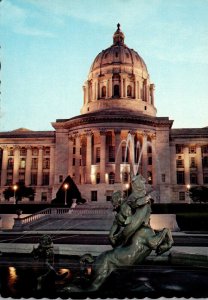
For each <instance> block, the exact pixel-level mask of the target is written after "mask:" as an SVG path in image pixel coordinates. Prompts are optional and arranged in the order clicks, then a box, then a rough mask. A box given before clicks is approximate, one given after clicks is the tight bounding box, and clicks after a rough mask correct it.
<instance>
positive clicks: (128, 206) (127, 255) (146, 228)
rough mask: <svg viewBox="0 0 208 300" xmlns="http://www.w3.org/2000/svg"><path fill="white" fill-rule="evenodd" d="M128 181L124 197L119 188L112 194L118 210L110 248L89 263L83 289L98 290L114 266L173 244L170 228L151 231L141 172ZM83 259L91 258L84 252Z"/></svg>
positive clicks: (162, 249) (149, 208) (166, 248)
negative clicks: (87, 283)
mask: <svg viewBox="0 0 208 300" xmlns="http://www.w3.org/2000/svg"><path fill="white" fill-rule="evenodd" d="M131 184H132V193H131V194H130V195H129V197H127V198H126V199H123V198H122V193H121V192H120V191H117V192H115V193H114V194H113V196H112V204H113V207H114V210H116V212H117V213H116V215H115V220H114V222H113V225H112V227H111V230H110V234H109V239H110V242H111V244H112V246H113V249H111V250H109V251H105V252H103V253H101V254H100V255H99V256H98V257H97V258H96V259H95V261H94V262H92V265H91V268H92V281H91V284H90V286H89V287H88V288H87V289H85V291H96V290H98V289H99V288H100V286H101V285H102V284H103V283H104V282H105V280H106V279H107V278H108V276H109V275H110V274H111V273H112V272H113V271H114V270H116V269H117V268H119V267H125V266H131V265H134V264H136V263H140V262H142V261H143V260H144V259H145V258H146V257H147V256H148V255H150V253H151V251H152V250H155V251H156V253H157V254H158V255H159V254H162V253H164V252H165V251H167V250H169V249H170V248H171V246H172V244H173V239H172V236H171V232H170V230H169V229H167V228H164V229H163V230H161V231H154V230H153V229H152V228H151V226H150V214H151V198H150V196H149V195H148V194H147V192H146V188H145V179H144V178H143V177H142V176H141V175H140V174H139V175H137V176H133V177H132V179H131ZM81 259H82V261H83V258H81ZM84 259H85V261H86V262H89V261H93V260H92V256H91V255H90V254H87V255H86V254H85V256H84ZM65 291H68V292H72V291H80V288H78V287H72V286H69V287H67V288H65Z"/></svg>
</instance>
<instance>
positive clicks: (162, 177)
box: [161, 174, 165, 182]
mask: <svg viewBox="0 0 208 300" xmlns="http://www.w3.org/2000/svg"><path fill="white" fill-rule="evenodd" d="M161 179H162V182H165V174H161Z"/></svg>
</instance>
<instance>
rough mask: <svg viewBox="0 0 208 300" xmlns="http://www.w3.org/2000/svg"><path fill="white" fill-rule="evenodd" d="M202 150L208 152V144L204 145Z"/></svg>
mask: <svg viewBox="0 0 208 300" xmlns="http://www.w3.org/2000/svg"><path fill="white" fill-rule="evenodd" d="M201 152H202V153H208V145H204V146H202V147H201Z"/></svg>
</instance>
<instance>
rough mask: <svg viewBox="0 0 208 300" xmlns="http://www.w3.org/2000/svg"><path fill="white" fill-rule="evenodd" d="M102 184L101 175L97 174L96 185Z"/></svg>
mask: <svg viewBox="0 0 208 300" xmlns="http://www.w3.org/2000/svg"><path fill="white" fill-rule="evenodd" d="M99 183H100V173H97V174H96V184H99Z"/></svg>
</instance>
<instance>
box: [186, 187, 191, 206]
mask: <svg viewBox="0 0 208 300" xmlns="http://www.w3.org/2000/svg"><path fill="white" fill-rule="evenodd" d="M190 188H191V185H190V184H187V186H186V189H187V191H186V193H187V196H188V202H189V204H190V203H191V198H190Z"/></svg>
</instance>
